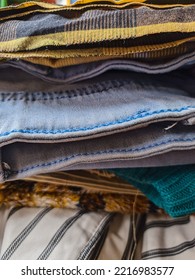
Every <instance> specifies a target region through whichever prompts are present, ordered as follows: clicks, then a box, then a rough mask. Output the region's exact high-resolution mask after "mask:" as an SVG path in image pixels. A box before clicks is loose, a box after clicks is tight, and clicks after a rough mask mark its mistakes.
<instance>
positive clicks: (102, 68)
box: [0, 52, 195, 83]
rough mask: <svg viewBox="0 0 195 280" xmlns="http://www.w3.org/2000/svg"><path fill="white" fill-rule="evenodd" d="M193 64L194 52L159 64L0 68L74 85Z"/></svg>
mask: <svg viewBox="0 0 195 280" xmlns="http://www.w3.org/2000/svg"><path fill="white" fill-rule="evenodd" d="M193 64H195V52H193V53H189V54H185V55H181V56H180V57H179V58H176V59H171V60H169V61H161V62H155V63H151V62H145V63H144V62H138V61H133V60H128V59H120V60H119V59H113V60H105V61H97V62H92V63H86V64H81V65H75V66H68V67H63V68H51V67H46V66H41V65H36V64H33V63H29V62H25V61H22V60H12V61H9V62H6V63H3V64H0V68H2V67H6V66H12V67H16V68H19V69H21V70H24V71H26V72H27V73H30V74H32V75H35V76H37V77H39V78H41V79H43V80H47V81H50V82H64V83H75V82H79V81H83V80H86V79H89V78H93V77H96V76H98V75H101V74H102V73H105V72H107V71H110V70H127V71H135V72H142V73H147V74H163V73H168V72H170V71H174V70H176V69H179V68H182V67H191V65H193Z"/></svg>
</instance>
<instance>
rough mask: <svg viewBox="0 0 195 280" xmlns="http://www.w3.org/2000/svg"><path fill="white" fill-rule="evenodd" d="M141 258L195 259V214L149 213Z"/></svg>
mask: <svg viewBox="0 0 195 280" xmlns="http://www.w3.org/2000/svg"><path fill="white" fill-rule="evenodd" d="M141 258H142V259H143V260H151V259H154V260H195V216H194V215H191V216H184V217H181V218H170V217H168V216H165V215H164V216H163V215H157V214H156V215H152V214H149V215H147V219H146V224H145V227H144V232H143V240H142V253H141Z"/></svg>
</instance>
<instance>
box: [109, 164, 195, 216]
mask: <svg viewBox="0 0 195 280" xmlns="http://www.w3.org/2000/svg"><path fill="white" fill-rule="evenodd" d="M109 171H111V172H112V173H115V174H116V175H117V176H118V177H120V178H122V179H124V180H126V181H127V182H129V183H131V184H132V185H134V186H135V187H137V188H138V189H140V190H141V191H142V192H143V193H144V194H145V195H146V196H147V197H148V199H150V200H151V201H152V202H153V203H154V204H156V205H157V206H159V207H161V208H163V209H164V210H165V211H166V212H167V213H168V214H169V215H170V216H172V217H178V216H184V215H188V214H191V213H195V165H188V166H169V167H150V168H131V169H130V168H128V169H124V168H122V169H109Z"/></svg>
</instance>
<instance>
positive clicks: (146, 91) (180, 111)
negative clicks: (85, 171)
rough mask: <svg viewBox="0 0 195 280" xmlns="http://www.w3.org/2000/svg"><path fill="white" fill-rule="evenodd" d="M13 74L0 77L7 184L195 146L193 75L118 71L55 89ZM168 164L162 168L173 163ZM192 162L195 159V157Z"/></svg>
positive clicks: (0, 135) (1, 136) (3, 177)
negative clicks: (190, 122) (24, 178)
mask: <svg viewBox="0 0 195 280" xmlns="http://www.w3.org/2000/svg"><path fill="white" fill-rule="evenodd" d="M10 73H12V74H13V73H15V76H12V81H11V82H10V80H9V75H8V73H7V79H3V76H4V77H5V74H4V75H2V78H1V80H0V89H1V91H0V98H1V111H0V146H1V163H2V164H1V165H2V166H1V172H0V174H1V178H0V179H1V181H4V180H12V179H16V178H17V179H19V178H23V177H25V176H30V175H35V174H38V173H44V172H51V171H54V170H59V169H73V168H74V167H75V166H77V165H79V167H80V168H81V169H82V168H85V167H86V166H85V164H88V165H89V164H92V165H93V164H96V163H101V162H103V163H104V162H110V163H111V165H112V166H111V167H112V168H113V167H118V166H117V165H118V162H117V161H120V162H121V161H123V160H128V161H133V160H138V159H139V160H140V159H145V158H148V162H149V157H153V156H157V155H159V154H164V153H167V155H169V154H168V152H173V151H181V150H182V151H184V150H193V149H194V147H195V134H194V127H193V125H189V123H188V122H186V121H187V120H188V119H192V118H194V116H195V98H194V79H193V78H191V77H190V76H189V77H188V76H184V75H181V74H180V73H179V72H178V73H173V74H168V75H158V76H156V79H155V80H154V79H153V76H150V75H146V74H136V73H131V75H129V74H128V73H126V72H122V71H119V72H110V73H107V74H105V75H102V76H101V78H94V79H92V80H89V81H88V82H83V83H80V84H77V85H74V86H71V85H69V86H65V85H58V86H56V87H55V85H52V87H53V88H52V87H50V85H48V83H45V82H43V81H42V82H39V83H37V79H36V78H35V79H34V78H32V77H31V76H30V77H29V76H28V75H27V74H25V75H27V76H28V79H27V80H24V79H23V80H22V81H21V80H20V79H21V78H24V77H25V75H24V76H23V74H21V76H18V75H16V73H18V71H17V70H15V71H13V70H12V71H10ZM10 75H11V74H10ZM14 77H15V79H14ZM181 77H182V79H181ZM14 80H15V83H14ZM14 88H15V89H14ZM35 88H37V90H35ZM54 88H55V90H54ZM25 89H29V90H25ZM10 112H11V114H10ZM13 115H14V118H13ZM113 134H114V141H113ZM156 160H157V158H156V159H155V160H154V162H153V163H151V164H154V163H155V162H157V161H160V160H159V159H158V160H157V161H156ZM186 160H187V159H186V156H184V157H182V159H181V158H180V160H179V162H180V163H186ZM163 161H164V162H163V164H162V163H161V164H160V165H164V164H167V163H165V159H164V160H163ZM173 161H174V160H173ZM182 161H183V162H182ZM167 162H169V159H168V158H167ZM187 163H194V162H193V160H192V157H189V162H187ZM125 164H126V163H125ZM135 164H138V162H136V163H135V162H134V163H133V164H132V165H135ZM142 164H147V165H148V164H149V163H146V162H145V163H142ZM151 164H149V165H151ZM82 165H83V166H82ZM89 167H90V166H89ZM101 167H102V168H105V167H106V166H105V165H103V164H101Z"/></svg>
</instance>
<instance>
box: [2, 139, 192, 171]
mask: <svg viewBox="0 0 195 280" xmlns="http://www.w3.org/2000/svg"><path fill="white" fill-rule="evenodd" d="M194 140H195V137H194V138H186V139H183V138H179V139H169V140H167V141H162V142H159V143H155V144H150V145H148V146H143V147H141V148H131V149H118V150H108V151H99V152H92V153H80V154H75V155H72V156H69V157H66V158H61V159H58V160H54V161H51V162H47V163H43V164H37V165H33V166H31V167H28V168H25V169H21V170H18V171H15V170H13V171H12V172H11V173H12V174H19V173H23V172H25V171H28V170H32V169H35V168H37V167H47V166H51V165H55V164H57V163H61V162H65V161H68V160H70V159H73V158H76V157H79V156H90V155H93V156H95V155H102V154H112V153H118V152H119V153H121V152H122V153H123V152H137V151H142V150H146V149H150V148H154V147H159V146H161V145H165V144H168V143H175V142H192V141H194ZM2 173H3V172H0V174H2Z"/></svg>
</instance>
